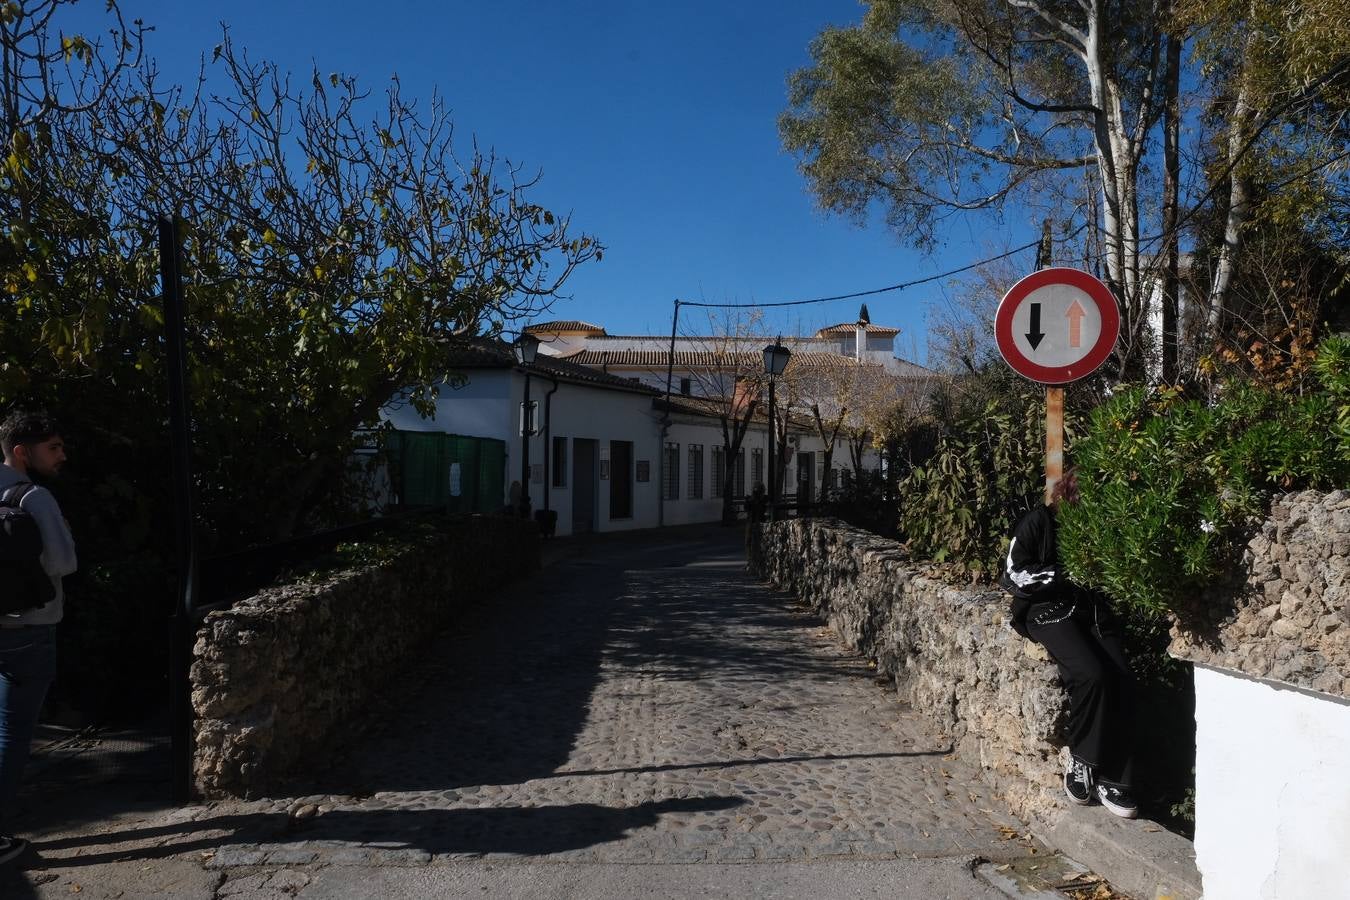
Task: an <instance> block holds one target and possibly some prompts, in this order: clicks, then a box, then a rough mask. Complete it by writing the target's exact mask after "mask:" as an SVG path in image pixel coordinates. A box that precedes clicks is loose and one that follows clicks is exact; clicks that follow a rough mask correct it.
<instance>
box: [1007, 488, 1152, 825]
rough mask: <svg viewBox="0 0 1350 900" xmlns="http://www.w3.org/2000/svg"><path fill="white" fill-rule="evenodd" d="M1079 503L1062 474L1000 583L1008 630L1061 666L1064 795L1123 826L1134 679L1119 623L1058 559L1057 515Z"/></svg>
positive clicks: (1128, 797)
mask: <svg viewBox="0 0 1350 900" xmlns="http://www.w3.org/2000/svg"><path fill="white" fill-rule="evenodd" d="M1077 502H1078V478H1077V476H1076V474H1075V473H1074V472H1073V470H1070V471H1068V472H1066V473H1065V474H1064V477H1063V478H1061V479H1060V480H1059V482H1058V483H1057V484H1056V485H1055V487H1054V489H1053V490H1052V492H1051V496H1050V502H1049V504H1048V505H1046V506H1038V507H1037V508H1035V509H1033V510H1031V511H1030V512H1028V513H1027V514H1026V515H1024V516H1023V517H1022V518H1021V519H1020V520H1019V521H1018V523H1017V525H1016V526H1015V527H1014V528H1013V534H1012V541H1011V542H1010V543H1009V545H1008V556H1007V560H1006V562H1005V565H1004V572H1003V575H1002V577H1001V578H1000V579H999V584H1000V585H1001V586H1002V587H1003V588H1004V589H1005V590H1007V591H1008V592H1009V593H1010V594H1012V597H1013V600H1012V627H1013V628H1014V629H1015V630H1016V631H1017V633H1018V634H1020V635H1022V636H1023V637H1026V638H1030V639H1031V640H1033V641H1036V642H1037V643H1038V644H1040V645H1041V646H1042V647H1044V648H1045V649H1046V651H1047V652H1048V653H1049V654H1050V657H1051V658H1052V659H1053V660H1054V661H1055V664H1056V665H1057V666H1058V667H1059V675H1060V680H1061V681H1062V682H1063V683H1064V686H1065V687H1066V688H1067V689H1068V691H1069V722H1068V728H1067V737H1068V739H1069V751H1070V756H1069V760H1068V762H1067V764H1066V766H1065V771H1064V792H1065V793H1066V794H1067V795H1068V797H1069V800H1070V801H1072V802H1073V803H1076V804H1078V805H1079V806H1087V805H1088V804H1089V803H1091V802H1092V800H1093V798H1094V797H1095V798H1096V799H1098V800H1100V801H1101V804H1102V806H1105V807H1106V808H1107V809H1108V810H1110V811H1111V812H1112V813H1115V814H1116V815H1118V816H1121V817H1123V818H1127V819H1133V818H1134V817H1135V816H1137V815H1138V814H1139V809H1138V806H1137V804H1136V803H1135V800H1134V788H1133V768H1134V754H1133V748H1132V746H1131V729H1132V718H1131V715H1132V706H1131V698H1132V694H1133V679H1132V677H1131V675H1130V668H1129V665H1128V663H1127V662H1126V660H1125V650H1124V647H1123V645H1122V642H1121V635H1122V631H1121V627H1120V622H1119V620H1118V619H1117V618H1116V616H1115V615H1114V614H1113V613H1112V611H1111V608H1110V605H1109V603H1108V602H1107V601H1106V599H1105V598H1104V597H1102V596H1101V595H1100V594H1097V593H1095V592H1093V591H1088V590H1086V589H1084V588H1082V587H1080V586H1078V585H1076V584H1074V583H1073V582H1072V581H1070V580H1069V578H1068V576H1067V575H1065V574H1064V570H1063V567H1062V566H1061V565H1060V562H1059V559H1058V543H1057V541H1056V538H1055V514H1056V512H1057V511H1058V509H1059V507H1060V505H1061V504H1073V503H1077Z"/></svg>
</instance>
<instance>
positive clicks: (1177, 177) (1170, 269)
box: [1161, 35, 1181, 384]
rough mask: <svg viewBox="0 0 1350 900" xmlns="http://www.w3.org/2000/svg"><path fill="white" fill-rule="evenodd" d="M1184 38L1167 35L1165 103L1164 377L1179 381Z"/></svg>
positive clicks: (1169, 382)
mask: <svg viewBox="0 0 1350 900" xmlns="http://www.w3.org/2000/svg"><path fill="white" fill-rule="evenodd" d="M1180 82H1181V38H1180V37H1178V36H1177V35H1171V36H1169V37H1168V39H1167V82H1166V84H1165V85H1164V88H1163V90H1164V94H1165V98H1164V107H1163V110H1164V111H1163V170H1164V171H1163V222H1162V225H1163V234H1164V235H1165V239H1166V243H1165V244H1164V246H1163V253H1164V261H1163V283H1162V335H1161V340H1162V348H1161V350H1162V380H1163V383H1164V384H1175V383H1176V381H1177V375H1178V372H1177V315H1178V312H1179V310H1178V304H1179V298H1178V291H1179V289H1180V241H1179V240H1178V235H1177V195H1178V192H1179V184H1180V181H1181V149H1180V148H1181V105H1180V101H1179V92H1180Z"/></svg>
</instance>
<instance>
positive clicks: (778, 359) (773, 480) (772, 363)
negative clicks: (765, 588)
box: [764, 336, 792, 521]
mask: <svg viewBox="0 0 1350 900" xmlns="http://www.w3.org/2000/svg"><path fill="white" fill-rule="evenodd" d="M791 357H792V351H790V350H788V348H786V347H784V346H783V338H782V337H781V336H780V337H779V338H778V339H777V340H776V341H774V342H773V343H772V344H770V345H769V346H768V347H765V348H764V374H765V375H768V376H769V521H773V520H774V519H776V518H777V517H778V470H777V469H776V468H774V459H773V448H774V444H776V443H778V432H777V431H775V430H774V427H773V385H774V379H775V378H777V377H778V376H779V375H782V374H783V370H784V369H786V368H787V364H788V360H789V359H790V358H791Z"/></svg>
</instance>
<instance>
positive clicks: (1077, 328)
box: [1064, 299, 1087, 347]
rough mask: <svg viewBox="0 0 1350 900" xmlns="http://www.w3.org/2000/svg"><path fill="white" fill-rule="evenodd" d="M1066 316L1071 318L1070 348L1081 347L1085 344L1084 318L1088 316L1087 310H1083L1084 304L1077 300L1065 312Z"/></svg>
mask: <svg viewBox="0 0 1350 900" xmlns="http://www.w3.org/2000/svg"><path fill="white" fill-rule="evenodd" d="M1064 315H1066V316H1068V317H1069V346H1070V347H1078V346H1081V345H1082V343H1083V316H1086V315H1087V310H1085V309H1083V304H1081V303H1079V302H1078V300H1077V299H1075V300H1074V301H1073V303H1071V304H1070V305H1069V308H1068V309H1067V310H1065V312H1064Z"/></svg>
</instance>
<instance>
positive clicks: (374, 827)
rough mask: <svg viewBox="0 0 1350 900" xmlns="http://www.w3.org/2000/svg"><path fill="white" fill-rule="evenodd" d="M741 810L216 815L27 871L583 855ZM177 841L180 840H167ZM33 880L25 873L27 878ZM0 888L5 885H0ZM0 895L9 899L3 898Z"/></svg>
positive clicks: (91, 841)
mask: <svg viewBox="0 0 1350 900" xmlns="http://www.w3.org/2000/svg"><path fill="white" fill-rule="evenodd" d="M744 803H745V800H744V799H742V798H740V797H692V798H688V799H669V800H659V801H649V802H647V803H641V804H638V805H637V806H632V807H607V806H599V805H596V804H592V803H575V804H569V805H565V806H540V807H515V806H506V807H496V808H490V809H454V810H444V809H433V810H371V811H343V810H337V811H334V812H330V813H327V814H326V815H322V816H318V817H316V818H314V819H309V820H306V821H304V822H295V821H294V820H292V819H290V818H289V817H288V816H285V815H282V814H271V815H265V816H220V817H216V818H208V819H201V820H198V821H194V822H187V823H183V824H178V825H166V826H162V827H154V828H141V829H131V830H128V831H124V832H121V833H118V834H116V835H88V836H81V837H76V838H67V839H61V840H55V841H49V842H47V843H45V844H43V845H42V846H41V847H40V848H38V850H39V852H43V851H46V852H48V853H51V852H52V851H58V850H75V849H79V850H82V851H88V850H94V852H82V853H81V855H79V856H68V857H63V858H51V859H44V860H42V861H41V862H40V863H37V864H34V865H32V866H30V868H31V869H42V870H59V869H68V868H79V867H83V866H92V865H99V864H102V863H110V862H118V861H129V862H135V861H139V860H150V859H159V858H163V857H167V856H175V855H178V854H182V853H191V852H194V851H209V850H215V849H216V848H217V847H219V846H220V845H221V844H222V843H231V844H238V843H246V844H254V843H261V842H295V841H335V842H341V843H344V844H351V845H360V844H374V845H378V849H380V850H421V851H425V852H427V853H431V854H446V853H455V854H457V853H465V854H481V853H514V854H519V855H522V856H541V855H545V854H549V853H562V852H565V851H569V850H582V849H585V848H587V847H593V846H595V845H597V844H604V843H608V842H609V841H615V840H619V839H621V838H623V837H624V836H626V835H627V834H629V833H630V832H632V831H634V830H637V829H640V828H647V827H650V826H652V825H655V824H656V823H657V820H658V819H659V818H660V817H661V815H663V814H666V813H716V812H720V811H723V810H728V809H734V808H735V807H738V806H741V805H742V804H744ZM196 831H210V832H218V831H226V832H230V833H231V837H229V838H226V839H224V840H222V839H221V838H219V837H215V836H212V837H209V838H205V837H203V838H194V837H193V832H196ZM110 838H111V839H112V840H113V841H144V840H154V839H158V840H161V841H163V843H161V845H160V846H156V847H152V848H147V849H140V850H125V849H123V850H109V851H106V852H98V851H97V850H96V849H95V848H97V846H98V845H100V844H106V843H108V842H109V839H110ZM174 838H181V840H174ZM31 875H32V873H31V872H30V877H31ZM0 886H4V883H3V882H0ZM4 896H6V897H8V896H10V895H9V894H5V895H4Z"/></svg>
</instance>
